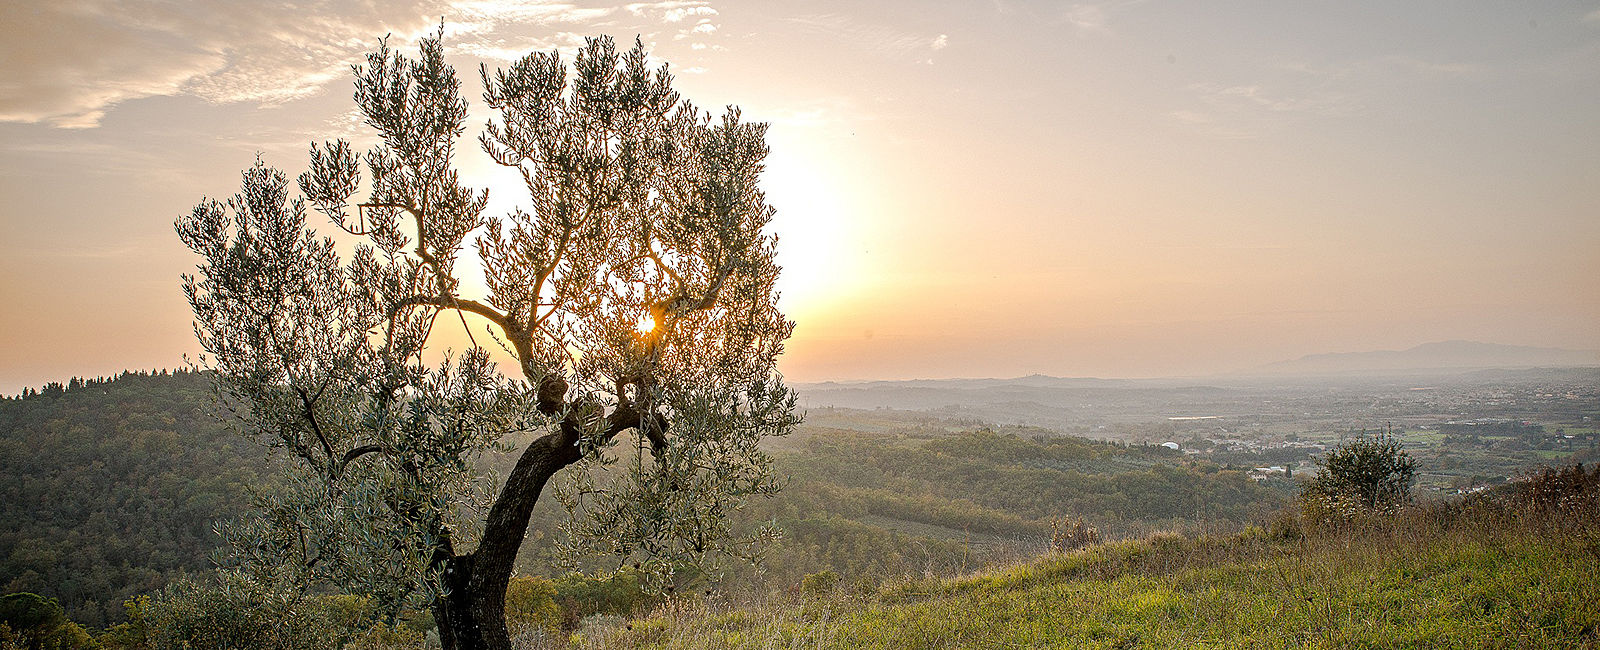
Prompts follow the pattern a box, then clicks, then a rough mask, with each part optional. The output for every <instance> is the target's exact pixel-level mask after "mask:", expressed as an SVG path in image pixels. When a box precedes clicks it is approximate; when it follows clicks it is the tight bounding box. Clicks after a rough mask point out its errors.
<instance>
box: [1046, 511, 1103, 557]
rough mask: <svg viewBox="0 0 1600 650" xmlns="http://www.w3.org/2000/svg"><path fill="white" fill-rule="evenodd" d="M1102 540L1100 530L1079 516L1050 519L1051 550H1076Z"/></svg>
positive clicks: (1062, 551)
mask: <svg viewBox="0 0 1600 650" xmlns="http://www.w3.org/2000/svg"><path fill="white" fill-rule="evenodd" d="M1099 541H1100V530H1099V529H1097V528H1095V527H1094V526H1090V525H1089V522H1087V521H1084V520H1083V519H1081V518H1078V517H1058V518H1055V519H1051V520H1050V550H1051V551H1052V552H1055V553H1066V552H1068V551H1074V550H1077V549H1080V548H1083V547H1085V546H1088V545H1090V544H1094V543H1096V542H1099Z"/></svg>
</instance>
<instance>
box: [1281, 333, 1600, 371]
mask: <svg viewBox="0 0 1600 650" xmlns="http://www.w3.org/2000/svg"><path fill="white" fill-rule="evenodd" d="M1575 366H1600V351H1595V350H1566V349H1561V348H1539V347H1531V346H1525V345H1500V344H1497V343H1479V342H1476V341H1441V342H1437V343H1424V344H1422V345H1419V346H1416V347H1414V348H1410V349H1407V350H1376V351H1371V352H1337V353H1331V354H1312V355H1307V356H1304V357H1300V358H1299V359H1294V360H1292V361H1280V362H1277V363H1273V364H1269V365H1267V366H1264V367H1262V368H1261V369H1260V372H1263V373H1267V374H1293V375H1336V374H1353V373H1364V372H1410V371H1420V370H1440V369H1473V368H1529V367H1575Z"/></svg>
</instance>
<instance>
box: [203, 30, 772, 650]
mask: <svg viewBox="0 0 1600 650" xmlns="http://www.w3.org/2000/svg"><path fill="white" fill-rule="evenodd" d="M354 73H355V86H356V89H355V95H354V96H355V101H356V104H357V106H358V107H359V108H360V110H361V112H362V114H363V115H364V116H365V118H366V123H367V125H369V126H371V127H372V128H373V129H374V130H375V132H376V135H377V144H375V145H374V146H372V147H371V148H370V149H368V150H367V151H366V152H365V153H364V154H360V155H358V154H357V153H356V148H355V147H354V146H353V145H352V144H351V143H349V142H347V141H344V140H337V141H331V142H324V143H321V144H314V145H313V146H312V147H311V152H310V165H309V170H308V171H306V172H305V173H304V174H301V175H300V176H299V179H298V184H297V185H298V189H299V191H300V194H301V196H298V197H294V198H291V197H290V189H289V182H288V178H287V176H286V175H285V174H284V173H282V172H280V171H278V170H276V169H273V168H271V167H268V166H266V165H265V164H263V163H261V162H259V161H258V163H257V164H256V165H255V166H254V167H252V168H250V169H248V170H246V171H245V173H244V179H243V185H242V189H241V191H240V193H239V194H237V195H235V196H234V197H233V198H231V199H228V200H225V201H219V200H208V201H204V202H202V203H201V204H200V205H198V206H196V207H195V209H194V210H193V212H192V213H191V214H189V215H187V216H185V217H183V218H180V219H179V220H178V222H177V224H176V227H177V230H178V234H179V236H180V238H181V239H182V240H183V242H184V243H185V244H186V245H188V246H189V247H190V248H191V249H192V250H194V251H195V252H196V253H198V254H199V255H200V256H201V257H202V261H201V263H200V264H199V267H198V273H197V274H195V275H193V276H186V277H185V279H184V283H183V287H184V291H185V293H186V295H187V296H188V298H189V302H190V305H191V307H192V308H193V310H194V314H195V332H196V335H197V336H198V338H199V340H200V343H201V345H202V347H203V348H204V349H205V355H203V356H202V357H201V359H200V363H201V365H203V366H204V367H206V368H208V369H211V370H214V371H215V372H216V376H217V377H218V378H219V387H220V389H221V390H222V392H223V393H224V394H225V397H226V398H227V399H228V400H230V401H231V402H232V403H237V404H240V405H242V406H241V408H240V409H239V410H238V414H239V416H240V418H241V422H242V424H243V428H244V429H245V430H246V431H247V432H249V433H251V434H253V435H256V436H259V437H260V438H262V439H263V440H265V441H266V442H268V444H270V445H272V446H274V447H277V448H280V449H282V450H283V451H284V452H285V453H286V455H287V456H288V457H290V458H292V459H293V460H294V461H295V462H294V463H292V464H290V465H289V466H288V468H287V470H286V472H287V474H288V476H287V477H286V480H285V483H286V485H287V487H286V488H285V489H283V490H278V491H274V492H270V493H261V494H259V495H258V497H257V506H258V508H257V515H256V516H255V517H254V518H252V519H249V520H247V521H245V522H242V523H241V524H239V525H237V526H234V527H233V528H232V529H231V531H230V532H231V538H232V541H233V544H234V547H235V549H236V551H237V556H238V558H239V559H240V561H241V562H242V563H243V564H244V565H246V566H257V567H271V568H272V569H273V570H274V571H280V572H282V571H287V572H290V573H292V574H294V575H295V576H297V577H298V579H301V580H305V581H327V582H332V583H335V584H338V585H340V586H342V587H343V588H345V589H348V590H353V591H356V592H359V593H362V594H364V595H368V596H371V597H373V598H374V599H375V600H376V601H377V602H378V603H379V604H380V607H379V608H378V609H379V611H386V612H390V613H391V615H392V613H393V612H395V611H398V609H399V608H400V607H402V606H403V605H404V604H406V603H408V602H413V603H415V602H421V603H426V604H429V605H431V606H432V607H433V610H434V615H435V617H436V618H437V619H439V623H440V627H441V636H442V637H443V640H444V642H445V643H446V646H447V647H479V646H482V647H506V645H507V643H508V642H507V641H506V633H505V624H504V617H503V608H504V598H505V591H506V586H507V581H508V580H509V578H510V572H511V566H512V562H513V560H514V558H515V555H516V552H517V549H518V548H519V547H520V545H521V543H522V540H523V536H524V534H525V532H526V529H527V527H528V521H529V515H530V513H531V510H532V508H533V504H534V503H535V502H536V501H537V499H538V498H539V496H540V494H541V493H542V492H543V491H544V488H545V485H546V483H547V481H549V480H550V479H551V478H552V477H553V476H554V475H555V474H556V473H557V472H558V471H560V470H561V469H563V468H566V467H569V466H576V467H575V468H574V469H575V471H572V472H566V473H564V478H563V481H562V485H561V486H560V489H559V490H558V494H559V496H560V497H561V500H562V503H563V505H565V506H566V507H567V510H568V512H569V513H570V514H571V517H570V518H569V522H568V524H567V525H566V526H565V527H564V528H565V533H566V535H565V536H564V537H562V538H561V539H562V540H563V541H562V542H561V543H563V544H565V545H568V546H570V547H572V548H591V549H592V548H598V549H600V550H602V551H605V552H609V553H612V554H614V555H616V556H617V557H618V558H619V564H628V565H632V566H636V567H639V568H640V569H641V570H644V571H645V572H646V573H647V574H650V575H655V576H657V577H659V578H662V579H670V577H671V575H672V573H673V571H675V570H676V568H678V567H681V566H683V565H685V564H696V563H699V562H700V561H701V560H703V559H705V558H708V557H715V556H717V555H725V554H732V555H749V554H750V553H752V552H753V551H754V547H753V546H752V544H753V543H754V542H756V541H757V540H758V539H759V537H760V535H756V536H754V537H748V536H747V537H742V538H740V537H736V536H735V535H733V531H732V529H731V528H730V525H729V524H728V518H727V515H728V514H729V513H730V512H731V511H733V510H734V509H737V508H738V507H739V506H740V504H742V503H743V501H744V500H745V499H746V498H748V497H750V496H752V495H759V494H766V493H770V492H771V491H773V490H775V489H776V485H775V484H774V483H773V481H772V480H771V478H770V473H769V466H770V459H769V458H768V457H767V456H766V455H765V454H764V453H762V452H761V451H760V449H759V448H758V446H757V445H758V443H759V441H760V440H761V439H762V438H763V437H764V436H768V435H781V434H783V433H786V432H787V431H789V430H790V428H792V426H793V425H794V424H795V422H796V419H795V416H794V415H793V408H794V403H795V400H794V396H793V393H792V392H791V391H790V390H789V389H787V388H786V387H784V386H783V384H782V382H781V379H780V377H779V376H778V374H777V371H776V367H775V357H776V356H777V355H778V354H779V353H781V352H782V350H783V343H784V341H785V339H787V338H788V336H789V334H790V332H791V331H792V329H793V323H791V322H789V321H788V320H786V319H785V318H784V317H783V315H782V314H781V313H780V312H779V311H778V309H777V307H776V297H777V295H776V292H775V291H774V289H773V284H774V281H775V280H776V279H777V276H778V271H779V269H778V267H777V265H776V264H775V263H774V261H773V257H774V252H775V238H774V237H773V236H772V235H771V234H769V233H766V232H764V229H765V227H766V225H767V224H768V223H769V221H770V220H771V218H772V216H773V209H772V208H771V207H770V206H768V205H767V204H766V201H765V195H764V194H763V192H762V191H761V189H760V187H759V180H760V175H761V172H762V170H763V159H764V158H765V156H766V154H767V146H766V144H765V142H764V138H765V133H766V125H764V124H756V123H748V122H744V121H742V118H741V116H740V113H739V110H738V109H737V108H732V107H730V108H729V109H728V110H727V111H726V112H725V113H723V114H722V116H721V117H720V118H713V117H712V116H711V115H710V114H708V113H706V112H704V111H701V110H700V109H698V108H696V107H694V106H693V105H692V104H690V103H689V102H687V101H683V100H681V99H680V98H679V96H678V94H677V92H676V91H674V90H672V86H671V84H672V75H671V74H670V73H669V72H668V68H667V66H666V65H661V66H659V67H652V66H651V65H650V63H649V61H648V60H647V57H646V53H645V51H644V47H643V45H642V43H639V42H636V43H635V44H634V46H633V48H632V49H630V50H628V51H626V52H618V51H617V50H616V48H615V46H614V44H613V42H612V41H611V39H609V38H592V39H588V40H587V41H586V44H585V46H584V47H582V48H581V49H579V50H578V52H577V56H576V57H575V59H574V61H573V66H572V70H571V74H570V75H569V70H568V67H567V65H566V64H565V62H563V60H562V58H561V56H560V55H559V54H558V53H555V52H551V53H533V54H530V55H528V56H526V57H524V58H523V59H521V60H519V61H517V62H515V63H514V64H512V65H511V66H510V68H508V69H503V70H497V71H494V72H493V73H491V72H490V71H489V70H488V68H487V67H486V66H485V67H482V68H480V76H481V79H482V82H483V86H484V88H485V91H484V94H483V99H484V101H485V102H486V103H487V104H488V105H489V106H490V107H491V108H492V109H494V110H495V111H496V112H497V117H496V118H495V119H493V120H491V121H490V123H489V124H488V125H487V126H486V128H485V129H484V131H483V133H482V134H481V135H480V137H479V138H478V140H479V144H480V146H481V147H482V149H483V150H484V151H485V152H486V153H487V154H488V155H489V156H490V158H492V159H493V160H494V161H495V162H496V163H498V164H500V165H503V166H505V167H507V168H511V169H514V170H516V171H517V172H518V173H519V175H520V177H521V178H522V180H523V181H524V184H525V186H526V189H527V191H528V194H529V199H530V200H529V203H528V205H527V206H526V209H523V208H519V209H516V210H513V211H512V212H511V213H510V214H507V215H498V216H486V215H485V214H484V213H485V206H486V203H487V192H486V191H482V190H478V189H475V188H472V187H470V186H468V185H467V184H466V183H465V182H464V181H463V179H462V178H461V177H460V174H459V173H458V171H457V169H456V166H455V143H456V140H457V139H458V138H459V137H460V136H461V135H462V133H463V132H464V127H463V122H464V120H465V118H466V114H467V103H466V100H464V99H463V98H462V97H461V96H460V82H459V80H458V79H457V77H456V75H455V72H454V70H453V69H452V68H451V67H450V66H449V65H447V64H446V63H445V62H444V54H443V47H442V45H441V36H439V35H435V36H432V37H429V38H425V39H423V40H422V41H421V43H420V55H419V57H418V58H416V59H410V58H408V57H406V56H405V55H403V54H401V53H399V52H396V51H393V50H391V49H389V47H388V46H387V44H386V43H382V44H380V46H379V48H378V49H377V51H375V52H373V53H371V54H369V55H368V57H367V61H366V65H365V66H357V67H355V69H354ZM358 194H365V197H366V198H364V199H357V198H356V197H357V195H358ZM308 207H309V208H310V209H311V210H312V211H315V212H317V213H320V214H321V215H322V216H323V217H325V218H326V219H327V220H328V221H329V222H330V223H331V225H332V226H334V227H335V228H336V229H337V231H338V238H337V239H335V238H333V237H327V236H322V235H319V234H318V233H317V232H316V231H315V229H314V228H312V227H310V226H308V225H307V214H308V210H307V208H308ZM472 235H475V238H474V239H473V242H472V243H473V245H472V246H470V248H472V249H473V250H474V251H475V252H476V253H477V258H478V259H477V262H478V263H479V264H480V265H481V268H482V270H483V278H484V284H485V285H486V287H487V291H486V292H484V293H483V294H482V295H471V294H469V293H467V292H466V291H464V286H465V285H464V283H463V277H464V276H463V274H462V273H461V267H462V266H463V265H462V264H461V261H462V259H461V258H462V254H463V251H464V250H465V249H467V248H468V246H467V244H466V241H467V239H468V237H469V236H472ZM351 241H353V242H354V243H353V245H351V248H350V249H349V250H350V251H351V252H350V253H348V254H345V255H341V252H340V251H341V247H342V246H344V245H346V244H347V242H351ZM441 317H444V318H451V319H455V318H459V319H460V320H461V322H462V323H463V324H467V323H469V322H470V323H472V324H473V325H474V328H473V329H477V327H482V328H483V329H482V330H480V331H482V332H483V339H482V340H483V344H480V343H479V339H477V336H476V335H474V337H473V338H474V340H473V342H472V344H471V345H470V346H469V347H468V348H467V349H465V350H462V351H459V352H454V353H445V354H443V355H442V360H438V359H440V358H441V355H440V351H439V350H438V349H437V347H438V346H437V345H436V344H433V345H430V341H431V340H432V338H433V336H432V335H433V333H434V331H435V330H436V327H437V326H438V324H439V322H438V319H439V318H441ZM469 319H470V321H469ZM493 348H498V349H499V350H500V351H501V353H503V355H504V358H506V359H508V360H509V365H510V366H511V367H513V368H515V372H514V373H513V375H512V376H510V377H507V376H505V375H503V374H502V373H501V372H500V370H499V365H498V364H497V362H496V357H495V353H492V352H491V349H493ZM523 432H538V433H539V434H540V435H539V436H538V437H537V438H535V439H534V440H533V442H531V443H530V444H528V446H527V447H526V448H525V449H524V451H523V452H522V454H521V456H520V458H519V460H518V462H517V465H516V466H515V468H513V469H512V470H511V472H510V474H509V475H508V476H507V478H506V480H505V482H504V485H503V487H502V488H501V489H500V491H499V492H498V494H494V493H493V487H494V486H493V485H491V484H488V483H487V482H485V481H482V480H479V479H478V478H477V477H476V476H475V475H474V473H473V472H472V471H471V461H472V459H473V458H475V457H476V456H477V455H478V454H481V453H483V452H484V451H485V450H487V449H490V448H492V447H493V446H494V445H496V444H498V443H499V442H500V441H502V440H503V439H505V437H506V436H507V434H511V433H523ZM625 433H627V434H629V435H627V436H624V435H623V434H625ZM624 439H628V440H634V441H636V442H635V443H623V442H622V441H623V440H624Z"/></svg>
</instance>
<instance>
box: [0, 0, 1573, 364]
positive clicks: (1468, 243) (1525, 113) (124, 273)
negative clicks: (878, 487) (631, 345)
mask: <svg viewBox="0 0 1600 650" xmlns="http://www.w3.org/2000/svg"><path fill="white" fill-rule="evenodd" d="M441 19H442V20H443V22H444V25H445V34H446V37H445V45H446V52H447V57H448V60H449V61H450V62H451V63H452V64H454V65H455V66H456V68H457V70H458V71H459V72H460V73H461V76H462V78H463V82H464V84H463V86H464V91H465V94H466V96H467V97H468V99H469V101H471V102H472V107H471V110H472V117H471V118H469V125H472V129H470V130H469V133H468V137H467V138H464V139H463V141H462V144H461V146H460V147H459V154H458V157H459V159H460V161H461V166H462V170H463V173H464V175H465V176H466V178H467V180H468V182H469V183H473V184H477V185H480V186H484V187H488V188H489V189H490V193H491V210H492V211H499V212H504V211H508V210H510V209H511V208H512V207H514V206H516V205H518V204H519V199H521V197H520V196H519V195H518V192H517V190H518V187H517V184H516V183H515V179H514V178H508V177H507V176H506V175H505V174H504V172H503V171H501V170H497V169H494V168H493V167H494V166H493V165H492V164H491V163H490V162H489V161H488V159H487V157H486V156H484V155H483V154H482V152H481V151H479V150H478V149H477V148H476V145H475V144H474V142H473V136H474V134H475V133H476V128H477V127H478V126H480V125H481V124H482V123H483V121H484V119H485V118H486V117H487V113H486V112H485V110H484V107H483V103H482V101H481V99H480V97H479V95H480V93H481V87H480V84H479V82H478V79H477V74H476V70H477V66H478V64H479V63H480V62H482V63H486V64H488V65H489V66H490V68H491V69H493V68H494V67H497V66H503V65H507V64H508V63H509V62H510V61H512V60H514V59H516V58H519V57H520V56H522V55H524V54H526V53H528V52H530V51H534V50H549V49H552V48H558V49H561V50H562V51H563V52H565V53H566V55H567V57H568V58H569V60H570V55H571V53H572V52H573V51H574V50H575V48H576V47H577V46H578V45H580V44H581V43H582V39H583V37H584V36H589V35H600V34H608V35H611V36H614V37H616V38H617V39H618V40H619V41H623V42H626V41H628V40H631V39H632V38H634V37H635V36H637V37H638V38H640V39H641V40H642V41H643V42H644V43H645V45H646V47H647V48H648V49H649V50H650V52H651V56H652V60H653V61H656V62H670V65H671V67H672V69H673V70H674V72H675V74H676V76H677V80H676V87H677V89H678V90H680V91H681V92H682V93H683V95H684V96H685V97H686V98H688V99H690V100H692V101H693V102H695V103H696V104H697V105H700V106H725V105H729V104H737V105H739V106H740V107H741V108H742V110H743V113H744V115H745V117H746V119H749V120H755V121H765V122H769V123H771V125H772V126H771V130H770V131H769V133H768V143H769V144H770V146H771V149H772V153H771V156H770V158H769V160H768V162H769V168H768V171H767V173H766V177H765V179H764V185H765V187H766V189H767V192H768V195H769V201H770V202H771V203H772V204H773V205H774V206H776V207H777V209H778V216H777V217H776V219H775V220H774V223H773V226H772V228H773V231H774V232H776V233H777V234H778V236H779V238H780V243H779V261H780V263H781V264H782V265H783V267H784V271H783V277H782V280H781V281H780V289H781V290H782V292H783V296H782V299H781V303H780V304H781V306H782V307H783V309H784V311H785V313H786V314H787V315H788V316H789V317H790V318H791V319H793V320H795V321H796V322H797V323H798V327H797V329H796V331H795V335H794V337H793V338H792V339H791V340H790V343H789V346H788V352H787V353H786V354H785V356H784V357H783V359H782V361H781V362H780V368H781V369H782V370H783V372H784V374H785V376H786V377H787V378H788V379H790V380H791V381H798V382H812V381H824V380H855V379H903V378H940V377H1007V376H1018V375H1026V374H1032V373H1042V374H1049V375H1057V376H1101V377H1147V376H1204V375H1208V374H1213V373H1225V372H1233V371H1239V370H1246V369H1249V368H1253V367H1257V366H1260V365H1262V364H1266V363H1270V362H1274V361H1279V360H1283V359H1290V358H1296V357H1299V356H1302V355H1306V354H1314V353H1325V352H1342V351H1361V350H1374V349H1402V348H1407V347H1411V346H1414V345H1418V344H1421V343H1426V342H1430V341H1440V340H1449V339H1468V340H1477V341H1486V342H1494V343H1503V344H1514V345H1536V346H1550V347H1565V348H1573V349H1596V348H1600V3H1597V2H1572V1H1562V2H1540V1H1529V2H1514V3H1513V2H1483V3H1463V2H1426V1H1424V2H1407V3H1388V2H1346V3H1288V2H1269V1H1263V2H1205V3H1198V2H1196V3H1163V2H1137V1H1128V2H1100V3H1072V2H1023V1H1014V0H991V1H978V2H931V1H920V0H918V1H912V0H891V1H880V2H857V1H815V2H789V3H784V2H769V1H760V0H758V1H741V2H737V3H735V2H731V1H727V0H666V1H662V2H647V3H604V2H594V3H590V2H573V3H568V2H538V1H513V0H398V1H394V2H383V3H372V2H366V1H362V0H345V1H340V0H332V1H324V2H315V1H300V2H282V3H274V2H231V1H229V2H201V1H192V2H186V1H183V0H58V1H51V2H45V1H42V0H32V1H21V0H0V198H3V201H0V305H3V306H0V393H4V394H15V393H16V392H18V391H20V390H21V389H22V387H24V386H35V387H37V386H39V385H41V384H43V383H45V382H47V381H64V380H65V379H67V378H69V377H72V376H99V375H111V374H115V373H117V372H120V371H121V370H123V369H129V368H131V369H153V368H171V367H178V366H181V365H182V364H183V355H185V354H189V355H193V354H194V353H196V352H197V351H198V345H197V344H196V343H195V342H194V336H193V332H192V330H191V328H190V315H189V310H188V306H187V304H186V303H185V301H184V299H183V296H182V294H181V292H180V290H179V275H180V274H181V273H184V272H187V271H191V270H192V269H193V266H194V264H195V262H196V259H195V258H194V256H193V255H191V254H190V253H189V252H188V251H187V250H186V249H185V248H184V247H183V246H182V245H181V244H180V243H179V242H178V239H177V237H176V236H175V234H174V233H173V230H172V223H173V220H174V219H175V218H176V217H178V216H179V215H180V214H183V213H186V212H187V211H189V210H190V209H191V208H192V207H193V206H194V205H195V204H196V203H198V202H199V201H200V200H201V199H202V198H204V197H225V196H229V195H231V194H232V193H234V192H235V191H237V188H238V184H239V173H240V171H241V170H242V169H244V168H245V167H247V166H249V165H251V164H252V163H253V161H254V160H255V158H256V156H257V155H260V156H261V158H262V159H263V160H264V161H265V162H266V163H267V164H270V165H273V166H276V167H279V168H282V169H285V170H287V171H289V172H290V173H291V175H293V174H297V173H298V172H299V171H301V170H302V169H303V168H304V166H305V164H306V160H307V154H306V151H307V147H308V144H309V143H310V142H311V141H313V140H316V141H321V140H323V139H329V138H336V137H346V138H352V139H354V140H355V141H356V142H358V143H359V142H363V141H370V138H371V134H370V133H368V132H367V131H366V130H365V127H364V126H362V125H361V124H360V119H359V118H358V117H357V115H356V114H355V113H354V112H353V104H352V102H351V99H350V93H351V88H352V87H351V82H350V75H349V66H350V65H351V64H352V63H358V62H360V61H361V57H362V55H363V53H364V52H366V51H369V50H370V49H372V48H373V47H374V46H375V45H376V43H377V40H378V39H379V38H380V37H382V36H384V35H385V34H389V35H391V41H390V42H391V44H393V45H396V46H398V47H401V48H409V47H410V46H411V44H412V43H414V42H415V40H416V38H417V37H419V36H421V35H423V34H425V33H428V32H429V31H431V30H434V29H437V27H438V25H439V23H440V21H441ZM521 204H522V205H526V202H525V200H524V201H523V202H522V203H521ZM442 340H443V341H444V342H443V343H441V345H444V344H448V343H449V341H450V340H451V339H449V337H448V336H447V337H445V338H444V339H442Z"/></svg>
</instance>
